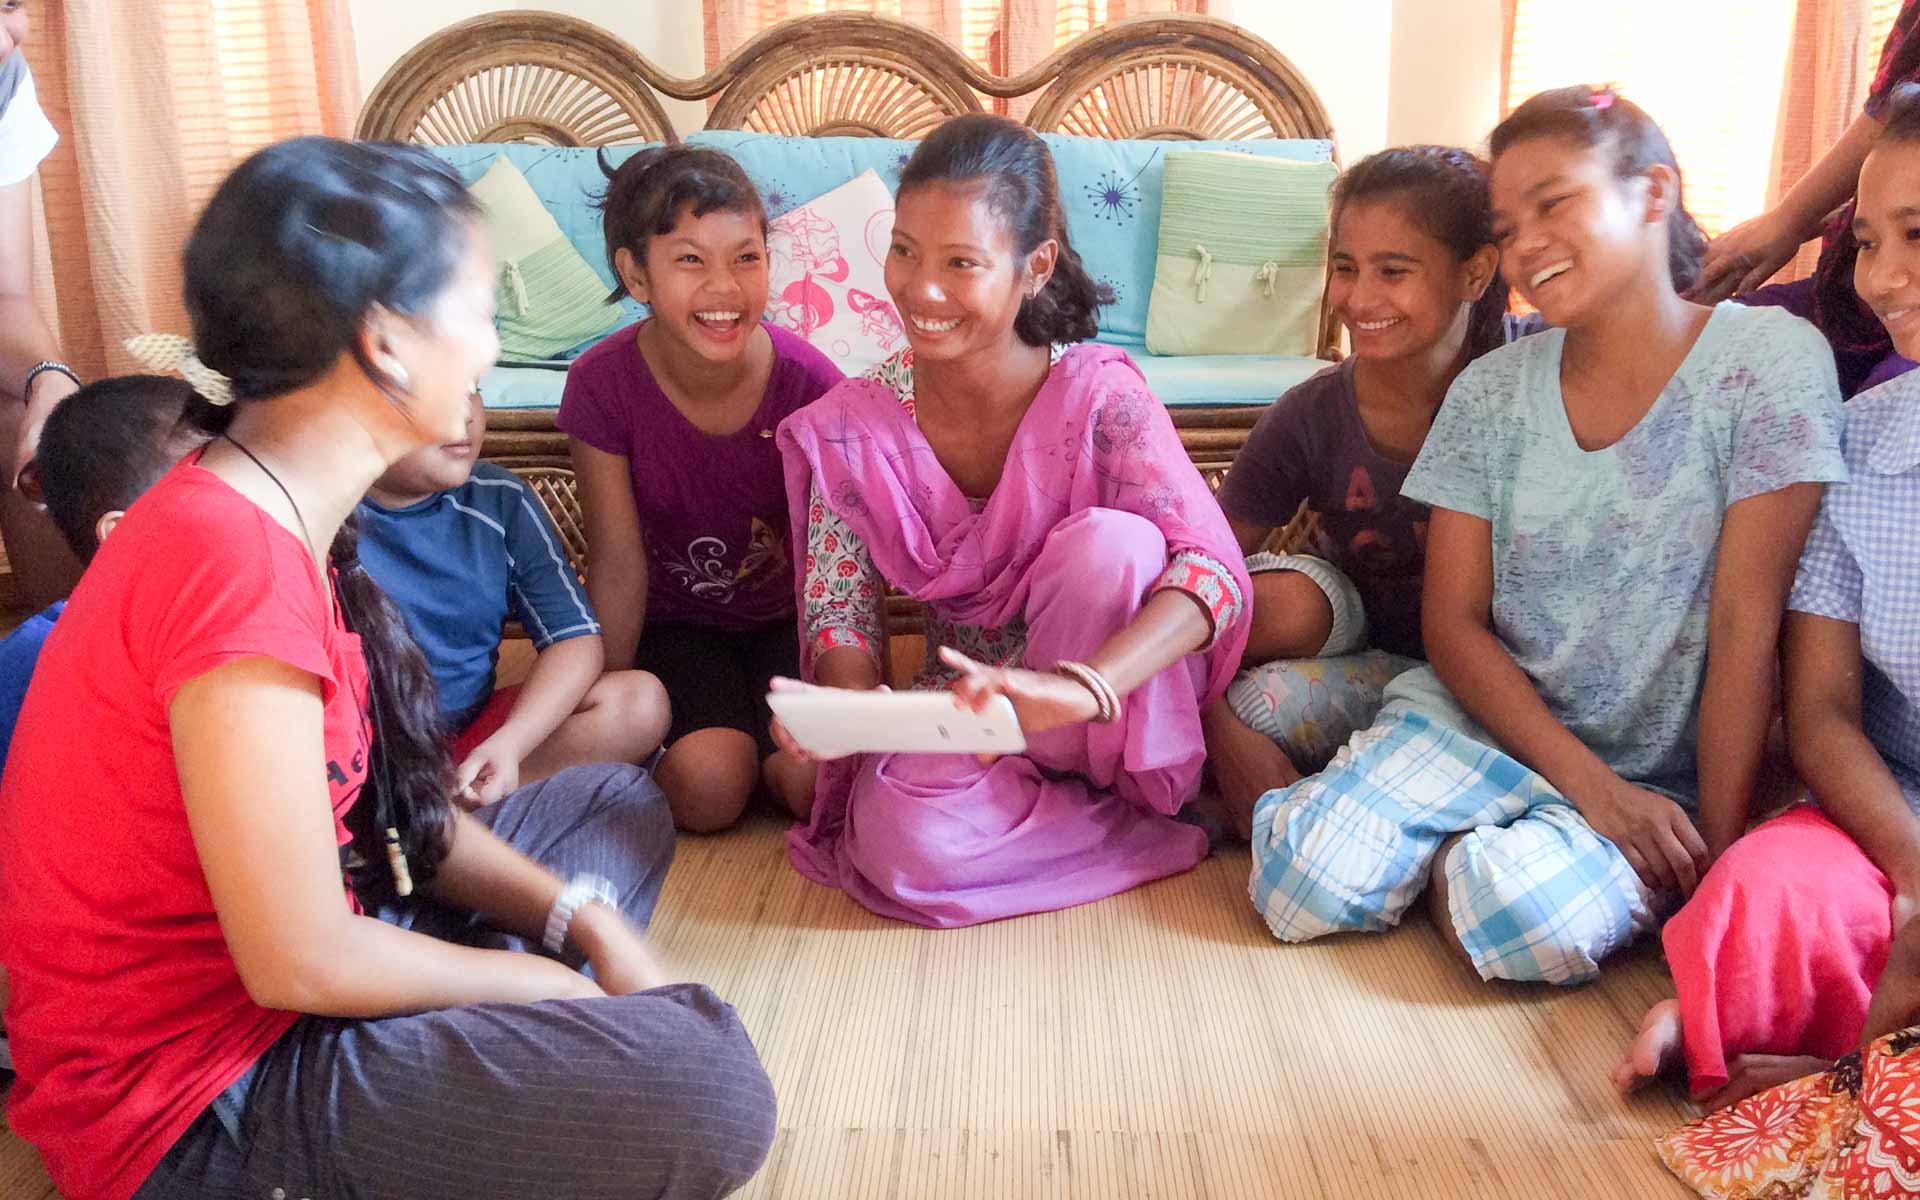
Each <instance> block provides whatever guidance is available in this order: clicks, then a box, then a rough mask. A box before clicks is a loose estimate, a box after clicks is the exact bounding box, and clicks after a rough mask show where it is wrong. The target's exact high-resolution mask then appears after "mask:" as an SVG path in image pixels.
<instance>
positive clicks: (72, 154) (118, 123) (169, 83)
mask: <svg viewBox="0 0 1920 1200" xmlns="http://www.w3.org/2000/svg"><path fill="white" fill-rule="evenodd" d="M34 24H35V28H34V36H33V40H32V41H30V42H28V43H27V46H26V53H27V56H28V61H29V63H30V64H31V66H32V68H33V72H34V78H35V81H36V83H37V84H38V88H39V93H40V101H41V104H42V106H43V107H45V108H46V110H47V116H48V117H49V119H51V120H52V122H53V124H54V127H55V128H57V129H58V130H59V131H60V145H59V147H58V148H57V149H56V150H55V151H54V154H53V156H52V157H51V158H49V159H48V160H47V161H46V162H45V163H44V164H42V166H41V168H40V198H41V204H40V205H39V206H38V211H37V212H36V221H35V240H36V257H37V258H38V260H39V262H38V265H39V266H40V268H41V269H40V270H38V271H36V279H37V280H38V281H39V283H40V287H41V290H42V297H41V300H42V311H44V312H46V313H47V314H49V316H52V317H54V319H55V320H56V321H57V324H58V329H57V331H56V332H57V333H58V335H59V337H60V344H61V348H62V349H63V351H64V352H65V353H66V354H67V356H68V358H69V359H70V360H71V361H72V362H73V363H74V365H75V366H76V367H77V368H78V369H79V370H80V372H81V374H82V376H83V377H88V378H91V377H96V376H98V375H100V374H103V373H107V372H114V371H123V370H127V369H129V368H130V367H131V366H132V363H131V362H130V361H129V360H128V358H127V356H126V353H125V351H124V350H123V349H122V347H121V342H123V341H124V340H125V339H126V338H128V337H130V336H132V335H134V334H137V333H144V332H147V331H149V330H156V329H164V330H170V331H184V330H185V329H186V315H185V313H184V312H183V311H182V308H181V302H180V284H181V280H180V254H181V250H182V249H183V247H184V246H185V244H186V238H187V234H188V233H189V231H190V230H191V229H192V226H193V220H194V217H195V216H196V215H197V214H198V213H199V210H200V208H201V206H202V205H204V204H205V203H206V201H207V198H208V197H209V196H210V195H211V194H212V193H213V189H214V188H215V187H216V186H217V185H218V184H219V182H220V180H221V179H222V178H224V177H225V175H226V173H227V172H228V171H229V170H230V169H231V168H232V167H233V165H234V164H235V163H236V162H238V161H239V160H240V159H241V158H243V157H245V156H246V155H247V154H249V153H251V152H253V151H254V150H257V149H259V148H260V147H262V146H264V145H266V144H268V143H269V142H273V141H278V140H280V139H282V138H286V137H292V136H295V135H297V134H307V133H326V134H334V135H339V136H351V134H352V131H353V121H354V115H355V112H356V111H357V109H358V106H359V103H360V81H359V75H358V71H357V68H356V66H355V60H354V44H353V27H352V23H351V20H350V18H349V16H348V12H347V0H142V2H141V3H139V4H127V3H121V2H118V0H66V2H65V3H62V4H48V5H45V6H41V7H39V8H38V9H37V10H36V11H35V13H34ZM48 268H50V270H49V269H48Z"/></svg>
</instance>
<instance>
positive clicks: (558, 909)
mask: <svg viewBox="0 0 1920 1200" xmlns="http://www.w3.org/2000/svg"><path fill="white" fill-rule="evenodd" d="M596 900H597V901H599V902H600V903H602V904H604V905H606V906H607V907H608V908H611V909H613V910H614V911H615V912H618V911H620V897H619V895H618V894H617V893H616V892H615V891H614V890H613V883H612V881H611V880H608V879H606V878H603V877H602V876H599V875H592V874H586V873H582V874H579V875H575V876H574V877H573V880H572V881H571V882H570V883H568V884H567V886H566V887H563V888H561V889H560V894H559V895H558V896H556V897H554V900H553V907H552V908H550V909H548V910H547V928H546V932H545V933H544V934H543V935H542V936H541V938H540V944H541V945H542V946H544V947H546V949H547V953H549V954H551V955H553V956H554V957H555V958H558V957H560V955H561V953H562V952H563V951H565V950H566V948H567V931H568V930H570V929H572V928H573V916H574V914H575V913H577V912H579V911H580V910H581V909H582V908H585V907H586V906H587V905H589V904H592V903H593V902H594V901H596Z"/></svg>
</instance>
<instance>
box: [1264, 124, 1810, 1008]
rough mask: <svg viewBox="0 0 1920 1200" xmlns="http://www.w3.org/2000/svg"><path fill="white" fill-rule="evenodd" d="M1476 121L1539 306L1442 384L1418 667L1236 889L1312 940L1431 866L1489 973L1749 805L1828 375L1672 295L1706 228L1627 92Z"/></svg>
mask: <svg viewBox="0 0 1920 1200" xmlns="http://www.w3.org/2000/svg"><path fill="white" fill-rule="evenodd" d="M1491 145H1492V149H1493V152H1494V171H1493V200H1494V210H1495V212H1494V217H1495V226H1496V230H1497V232H1498V234H1499V238H1500V245H1501V254H1502V261H1501V269H1502V273H1503V274H1505V275H1506V277H1507V278H1508V279H1510V280H1512V281H1513V283H1514V284H1515V285H1516V286H1517V287H1518V288H1519V289H1520V292H1521V294H1522V296H1523V297H1525V298H1526V300H1527V301H1529V302H1530V303H1531V304H1532V305H1534V306H1535V307H1536V308H1537V309H1539V311H1540V313H1541V315H1542V317H1544V318H1545V320H1546V321H1547V322H1548V323H1549V324H1550V325H1551V326H1553V327H1554V328H1552V329H1550V330H1549V331H1547V332H1545V333H1542V334H1540V335H1537V336H1535V337H1530V338H1523V339H1521V340H1520V341H1518V342H1515V343H1514V344H1512V345H1510V346H1507V347H1504V348H1502V349H1499V350H1495V351H1493V352H1492V353H1490V354H1487V355H1485V356H1484V357H1482V358H1480V359H1479V360H1477V361H1475V362H1474V363H1473V364H1472V365H1470V366H1469V367H1468V368H1467V369H1466V370H1465V371H1464V372H1462V373H1461V375H1460V377H1459V378H1458V379H1457V380H1456V381H1455V382H1454V384H1453V387H1452V388H1451V389H1450V390H1449V392H1448V394H1447V400H1446V403H1445V404H1444V405H1443V406H1442V407H1441V410H1440V413H1439V416H1438V418H1437V419H1436V420H1435V422H1434V426H1433V431H1432V433H1431V434H1429V435H1428V438H1427V442H1426V447H1425V449H1424V450H1423V451H1422V452H1421V455H1420V458H1419V460H1418V461H1417V462H1416V463H1415V465H1414V468H1413V471H1412V472H1411V473H1410V474H1409V475H1408V476H1407V481H1406V484H1405V486H1404V488H1403V492H1404V494H1405V495H1408V496H1411V497H1413V498H1414V499H1417V500H1420V501H1423V502H1425V503H1427V504H1430V505H1432V507H1433V515H1432V521H1431V525H1430V527H1429V532H1428V545H1427V575H1426V600H1425V611H1424V626H1425V634H1426V645H1427V652H1428V658H1429V662H1430V663H1431V666H1430V667H1426V668H1420V669H1417V670H1414V671H1410V672H1408V673H1407V674H1405V675H1402V676H1401V677H1400V678H1399V679H1397V680H1396V681H1395V682H1394V683H1393V684H1392V685H1390V687H1389V688H1388V691H1387V698H1388V701H1389V703H1388V704H1387V705H1386V707H1385V708H1384V709H1383V710H1382V712H1381V715H1380V717H1379V719H1378V720H1377V721H1376V722H1375V723H1374V725H1373V726H1372V728H1370V729H1367V730H1365V731H1363V732H1361V733H1359V734H1356V735H1355V736H1354V738H1353V739H1352V741H1351V742H1349V743H1348V745H1347V747H1346V748H1345V749H1344V750H1342V751H1341V753H1340V754H1339V755H1338V756H1337V757H1336V758H1335V759H1334V762H1333V764H1332V766H1331V767H1329V768H1328V770H1327V771H1325V772H1324V773H1322V774H1320V775H1318V776H1315V777H1312V778H1309V779H1306V780H1303V781H1301V782H1300V783H1297V784H1294V785H1293V786H1291V787H1289V788H1285V789H1282V790H1278V791H1274V792H1269V793H1268V794H1267V795H1266V796H1265V797H1263V798H1262V800H1261V802H1260V805H1259V807H1258V809H1257V811H1256V814H1255V821H1254V836H1253V848H1254V869H1253V880H1252V893H1253V898H1254V901H1255V903H1256V904H1257V905H1258V906H1259V907H1260V909H1261V912H1262V915H1263V916H1264V917H1265V918H1266V920H1267V923H1268V924H1269V925H1270V926H1271V927H1272V929H1273V931H1274V932H1275V934H1277V935H1278V936H1279V937H1281V938H1283V939H1285V940H1288V941H1300V940H1305V939H1307V938H1312V937H1317V936H1320V935H1322V934H1326V933H1332V932H1335V931H1339V930H1350V929H1372V930H1378V929H1384V928H1386V927H1388V926H1390V925H1392V924H1394V923H1396V922H1397V921H1398V920H1399V919H1400V917H1401V916H1402V915H1403V914H1404V913H1405V912H1406V910H1407V909H1408V907H1410V906H1411V905H1412V903H1413V901H1414V900H1415V899H1416V898H1417V897H1418V896H1419V894H1420V893H1421V891H1422V890H1423V889H1426V888H1427V885H1428V883H1429V880H1431V882H1432V883H1433V887H1432V889H1431V902H1432V905H1433V908H1434V913H1435V917H1436V923H1437V924H1438V925H1439V927H1440V928H1442V929H1443V930H1446V931H1448V932H1449V934H1450V936H1451V937H1452V938H1453V939H1454V940H1456V941H1457V942H1458V944H1459V945H1460V948H1461V949H1462V950H1463V951H1464V952H1465V954H1466V956H1467V957H1468V959H1469V960H1470V961H1471V962H1472V964H1473V966H1474V968H1475V969H1476V970H1478V971H1479V973H1480V974H1481V976H1482V977H1484V978H1488V979H1494V978H1503V979H1517V980H1546V981H1550V982H1555V983H1567V982H1574V981H1578V980H1582V979H1587V978H1590V977H1592V976H1593V975H1594V974H1595V973H1596V972H1597V970H1598V964H1599V962H1600V960H1601V959H1603V958H1605V957H1606V956H1607V955H1608V954H1609V953H1611V952H1612V951H1613V950H1615V949H1617V948H1618V947H1620V946H1621V945H1624V944H1625V943H1626V942H1627V941H1629V940H1630V939H1631V938H1632V937H1633V936H1634V935H1635V934H1636V933H1638V932H1640V931H1642V930H1644V929H1647V928H1649V927H1651V926H1652V925H1653V923H1654V920H1655V917H1654V914H1655V912H1656V910H1660V909H1665V908H1670V907H1671V906H1672V904H1673V903H1674V902H1675V901H1677V899H1678V898H1679V897H1681V896H1683V895H1685V894H1687V893H1690V892H1691V891H1692V890H1693V887H1694V885H1695V884H1696V883H1697V881H1698V879H1699V876H1700V875H1701V873H1702V872H1704V871H1705V869H1706V866H1707V864H1708V862H1709V861H1710V859H1711V856H1712V854H1713V853H1715V852H1717V851H1719V850H1721V849H1724V848H1725V846H1726V845H1727V844H1728V843H1730V842H1731V841H1732V840H1733V839H1734V837H1736V836H1737V835H1738V834H1739V833H1740V832H1741V830H1742V829H1743V828H1744V825H1745V820H1746V816H1747V810H1748V804H1749V800H1750V798H1751V795H1752V793H1753V790H1754V785H1755V781H1756V778H1757V777H1758V774H1759V770H1760V764H1761V758H1762V753H1763V750H1764V746H1765V741H1766V731H1767V727H1768V724H1769V722H1770V718H1771V714H1772V704H1771V702H1770V697H1771V696H1772V695H1773V687H1774V662H1775V644H1776V640H1777V635H1778V632H1779V627H1780V620H1781V612H1782V609H1783V606H1784V604H1785V601H1786V595H1787V590H1788V588H1789V586H1790V585H1791V584H1792V581H1793V571H1794V565H1795V561H1796V559H1797V557H1798V555H1799V552H1800V546H1801V543H1802V541H1803V540H1804V539H1805V537H1806V532H1807V528H1808V526H1809V525H1810V524H1811V523H1812V520H1813V516H1814V512H1815V510H1816V509H1817V508H1818V506H1819V503H1820V493H1821V484H1823V483H1826V482H1828V481H1833V480H1839V479H1844V478H1845V475H1846V473H1845V468H1844V466H1843V465H1842V462H1841V459H1840V453H1839V430H1840V398H1839V392H1838V388H1837V386H1836V383H1835V379H1834V366H1833V357H1832V354H1831V353H1830V351H1829V350H1828V349H1827V346H1826V343H1825V342H1824V341H1823V340H1822V339H1821V336H1820V334H1819V333H1818V332H1817V331H1816V330H1815V329H1814V328H1813V326H1811V325H1809V324H1807V323H1806V322H1804V321H1801V320H1800V319H1799V318H1797V317H1793V316H1790V315H1788V314H1786V313H1784V312H1781V311H1778V310H1771V309H1748V308H1742V307H1739V306H1735V305H1722V306H1720V307H1718V308H1711V309H1709V308H1704V307H1701V306H1699V305H1694V304H1690V303H1688V302H1686V301H1684V300H1682V299H1681V298H1680V297H1679V296H1678V295H1677V294H1676V288H1684V287H1686V286H1687V285H1688V284H1689V283H1691V281H1692V278H1691V277H1692V274H1693V273H1694V272H1695V271H1696V270H1697V269H1698V264H1699V258H1700V252H1701V250H1702V249H1703V248H1704V245H1705V239H1704V238H1703V237H1702V236H1701V234H1700V231H1699V229H1698V228H1697V227H1696V226H1695V225H1694V223H1693V220H1692V218H1691V217H1689V216H1688V215H1687V214H1686V210H1685V208H1684V207H1683V206H1682V204H1681V197H1680V175H1679V169H1678V167H1677V166H1676V165H1675V162H1674V158H1673V152H1672V150H1671V149H1670V148H1669V147H1668V145H1667V141H1666V138H1665V137H1664V136H1663V135H1662V134H1661V132H1660V130H1659V127H1658V126H1656V125H1655V124H1654V123H1653V121H1652V120H1651V119H1649V118H1648V117H1647V115H1646V114H1645V113H1643V112H1641V111H1640V110H1639V109H1638V108H1637V107H1635V106H1634V105H1632V104H1631V103H1629V102H1627V101H1626V100H1624V99H1622V98H1620V97H1619V96H1617V95H1615V94H1614V93H1612V92H1610V91H1597V92H1596V91H1592V90H1590V89H1587V88H1584V87H1575V88H1566V89H1561V90H1559V91H1554V92H1547V93H1543V94H1542V95H1540V96H1537V97H1535V98H1534V99H1532V100H1529V101H1528V102H1527V103H1526V104H1524V105H1522V106H1521V107H1520V108H1519V109H1517V110H1515V112H1514V113H1513V115H1512V116H1510V117H1509V118H1508V119H1507V120H1506V121H1505V122H1503V123H1502V124H1501V126H1500V127H1499V128H1498V129H1496V130H1495V131H1494V133H1493V136H1492V139H1491ZM1716 583H1718V584H1719V586H1717V587H1716V586H1715V585H1716Z"/></svg>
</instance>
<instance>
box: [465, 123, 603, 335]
mask: <svg viewBox="0 0 1920 1200" xmlns="http://www.w3.org/2000/svg"><path fill="white" fill-rule="evenodd" d="M467 190H468V191H470V192H472V193H473V197H474V199H476V200H478V201H479V202H480V208H481V211H482V212H483V213H484V214H485V220H486V225H487V234H488V236H489V237H490V238H491V240H492V242H493V261H494V266H495V267H496V268H497V269H498V271H499V273H500V275H499V282H500V316H499V319H498V322H497V324H498V325H499V327H500V360H501V361H502V362H539V361H543V360H546V359H550V358H552V357H554V356H555V355H557V354H559V353H561V352H562V351H565V350H571V349H572V348H573V347H575V346H578V345H579V344H580V343H581V342H584V341H587V340H588V339H590V338H596V337H599V336H600V335H602V334H604V333H606V332H608V331H609V330H611V329H612V328H613V327H614V326H615V325H617V324H619V323H620V309H619V307H618V306H617V305H612V304H608V303H606V299H607V285H606V284H604V283H602V282H600V277H599V276H598V275H596V274H594V270H593V268H592V267H591V266H589V265H588V263H587V260H586V259H584V258H581V257H580V252H579V251H578V250H575V249H574V248H573V243H572V242H569V241H568V240H567V237H566V235H565V234H563V233H561V232H560V226H559V224H558V223H556V222H555V221H554V219H553V214H551V213H549V212H548V211H547V209H546V206H545V205H543V204H541V203H540V197H539V196H538V195H537V194H535V192H534V190H533V185H531V184H529V183H528V182H527V178H526V176H524V175H522V174H521V173H520V170H519V168H517V167H515V166H514V165H513V164H512V163H511V162H508V161H507V158H506V156H505V155H502V156H501V157H499V158H497V159H495V160H494V163H493V166H491V167H489V168H487V173H486V174H485V175H482V176H481V177H480V178H479V179H478V180H476V181H474V184H473V186H472V187H471V188H469V189H467Z"/></svg>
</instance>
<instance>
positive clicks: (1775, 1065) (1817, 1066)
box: [1699, 1054, 1833, 1110]
mask: <svg viewBox="0 0 1920 1200" xmlns="http://www.w3.org/2000/svg"><path fill="white" fill-rule="evenodd" d="M1832 1065H1833V1063H1831V1062H1830V1061H1828V1060H1827V1059H1824V1058H1814V1057H1812V1056H1811V1055H1803V1054H1738V1055H1735V1056H1734V1058H1733V1061H1732V1062H1730V1063H1728V1064H1727V1084H1726V1086H1725V1087H1723V1088H1721V1089H1720V1090H1718V1091H1715V1092H1709V1093H1707V1094H1706V1095H1705V1096H1702V1097H1700V1098H1699V1099H1700V1104H1701V1106H1702V1107H1704V1108H1707V1109H1709V1110H1711V1109H1716V1108H1725V1107H1727V1106H1728V1105H1729V1104H1738V1103H1739V1102H1740V1101H1742V1100H1745V1099H1746V1098H1747V1097H1748V1096H1753V1095H1758V1094H1759V1093H1761V1092H1764V1091H1766V1090H1767V1089H1768V1088H1770V1087H1779V1086H1780V1085H1781V1084H1783V1083H1792V1082H1793V1081H1794V1080H1796V1079H1803V1078H1805V1077H1806V1076H1808V1075H1817V1074H1819V1073H1820V1072H1822V1071H1824V1070H1826V1069H1827V1068H1828V1067H1831V1066H1832Z"/></svg>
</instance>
